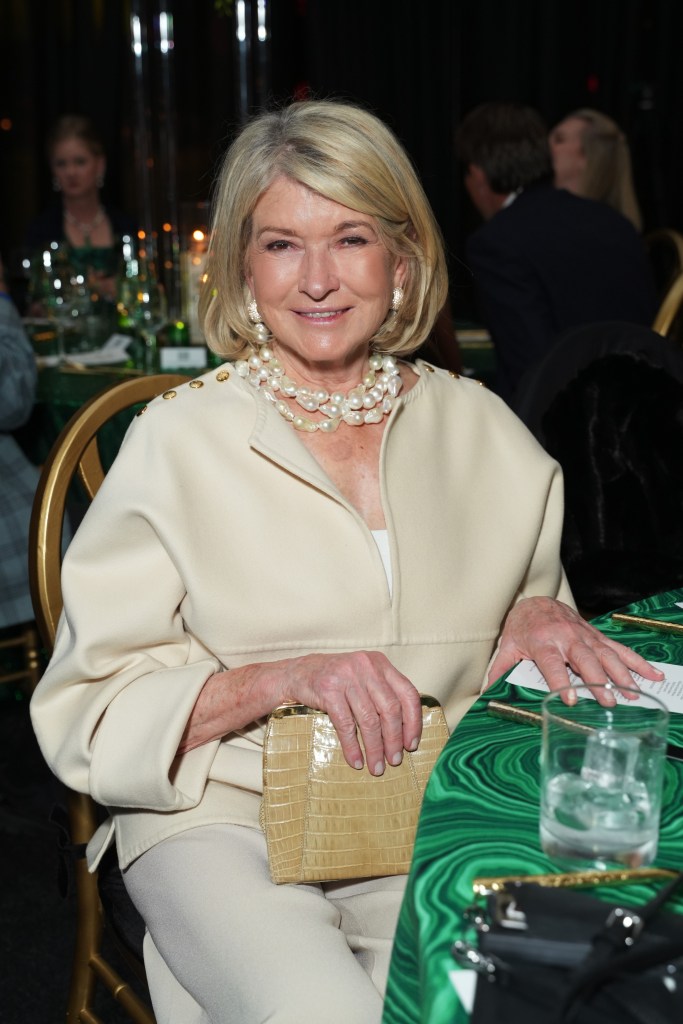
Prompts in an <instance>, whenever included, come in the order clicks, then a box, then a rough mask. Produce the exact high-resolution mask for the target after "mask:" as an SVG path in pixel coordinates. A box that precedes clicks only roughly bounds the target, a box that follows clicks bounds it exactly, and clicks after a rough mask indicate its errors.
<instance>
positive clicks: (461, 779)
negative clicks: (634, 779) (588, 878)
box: [383, 590, 683, 1024]
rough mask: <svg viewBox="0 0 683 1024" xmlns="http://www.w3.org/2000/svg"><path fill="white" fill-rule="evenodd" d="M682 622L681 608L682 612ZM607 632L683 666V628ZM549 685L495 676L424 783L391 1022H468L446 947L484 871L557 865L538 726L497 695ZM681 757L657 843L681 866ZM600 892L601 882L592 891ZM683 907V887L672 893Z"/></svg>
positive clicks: (604, 620) (682, 727) (676, 597)
mask: <svg viewBox="0 0 683 1024" xmlns="http://www.w3.org/2000/svg"><path fill="white" fill-rule="evenodd" d="M680 600H683V590H682V591H670V592H668V593H666V594H660V595H658V596H657V597H653V598H647V599H644V600H642V601H639V602H637V603H636V604H634V605H630V606H629V608H628V611H630V612H635V613H637V614H645V615H647V614H648V612H652V611H654V610H656V609H657V608H660V607H663V606H666V605H670V604H673V603H674V602H675V601H680ZM680 617H681V621H683V612H681V613H680ZM595 625H597V626H598V627H599V628H600V629H601V630H602V631H603V632H604V633H606V634H607V635H609V636H611V637H613V638H614V639H615V640H619V641H620V642H622V643H625V644H627V645H628V646H629V647H632V648H633V649H634V650H636V651H638V653H639V654H642V655H643V656H644V657H645V658H648V659H649V660H650V661H660V662H668V663H672V664H683V637H677V636H673V635H671V634H667V633H661V632H654V631H649V630H648V631H645V630H635V629H632V628H630V627H626V626H622V625H617V624H616V623H614V622H612V621H611V619H610V617H609V616H608V615H606V616H602V617H601V618H599V619H596V620H595ZM542 696H543V694H542V693H540V692H538V691H532V690H522V689H520V688H519V687H513V686H510V685H509V684H508V683H507V682H505V681H504V680H501V681H499V682H497V683H496V684H495V685H494V686H493V687H491V688H490V689H489V690H487V691H486V694H485V695H484V696H483V697H481V698H479V700H477V702H476V703H475V704H474V705H473V706H472V708H471V709H470V711H469V712H468V713H467V715H465V717H464V718H463V720H462V721H461V723H460V724H459V725H458V727H457V728H456V729H455V730H454V732H453V734H452V736H451V738H450V740H449V741H448V743H447V745H446V747H445V749H444V751H443V753H442V755H441V757H440V759H439V761H438V763H437V765H436V767H435V769H434V772H433V773H432V777H431V779H430V781H429V784H428V786H427V791H426V793H425V799H424V803H423V806H422V812H421V816H420V823H419V827H418V832H417V838H416V842H415V851H414V855H413V862H412V866H411V869H410V874H409V877H408V884H407V889H406V894H405V898H404V901H403V906H402V909H401V914H400V917H399V922H398V928H397V932H396V940H395V943H394V952H393V958H392V963H391V970H390V975H389V983H388V987H387V994H386V1000H385V1010H384V1017H383V1024H416V1022H420V1024H465V1022H467V1020H468V1014H467V1013H466V1012H465V1010H464V1009H463V1008H462V1006H461V1005H460V1003H459V1002H458V999H457V996H456V993H455V989H454V988H453V985H452V982H451V981H450V979H449V972H451V971H454V970H456V969H457V967H456V964H455V961H454V960H453V958H452V957H451V954H450V948H451V945H452V943H453V942H454V940H455V939H456V938H459V937H461V935H464V928H463V923H462V911H463V910H464V909H465V907H467V906H469V905H470V904H471V903H472V901H473V894H472V881H473V879H474V878H476V877H481V876H484V877H486V876H505V875H516V874H544V873H549V872H556V871H558V870H560V869H558V867H557V866H556V865H555V864H554V863H553V861H551V860H550V859H549V858H548V857H546V855H545V854H544V853H543V851H542V850H541V847H540V843H539V837H538V816H539V783H538V772H539V753H540V739H541V733H540V730H539V729H534V728H533V727H529V726H523V725H519V724H516V723H512V722H509V721H506V720H503V719H497V718H493V717H492V716H490V715H488V714H487V712H486V705H487V703H488V701H489V700H490V699H497V700H507V699H509V700H510V701H513V700H514V702H515V703H524V704H527V705H528V706H529V707H537V706H538V705H539V703H540V701H541V699H542ZM670 735H671V738H672V740H673V741H674V742H676V743H678V744H683V715H675V716H672V724H671V729H670ZM682 796H683V762H674V761H671V760H667V763H666V769H665V778H664V794H663V810H662V822H661V834H660V842H659V851H658V854H657V859H656V862H655V866H657V867H665V868H674V869H677V870H678V869H681V868H683V813H682V804H681V798H682ZM657 888H658V887H657V884H656V883H652V884H649V883H648V884H645V883H642V882H641V883H638V884H632V883H629V884H628V885H619V886H611V887H609V888H608V887H603V888H601V890H600V894H601V895H603V894H604V895H605V897H606V898H608V899H611V900H615V901H616V900H618V899H623V898H624V895H625V893H626V892H628V896H629V898H632V899H633V900H634V902H636V903H643V902H645V901H646V900H647V899H648V898H649V897H650V896H652V895H653V894H654V893H655V892H656V891H657ZM587 891H591V892H595V891H597V890H587ZM672 906H675V908H676V909H677V910H680V911H681V912H683V895H681V896H679V897H677V898H676V899H675V900H672Z"/></svg>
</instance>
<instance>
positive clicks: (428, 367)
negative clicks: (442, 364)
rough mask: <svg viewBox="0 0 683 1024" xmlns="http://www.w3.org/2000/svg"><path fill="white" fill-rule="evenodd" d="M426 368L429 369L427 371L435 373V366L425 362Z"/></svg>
mask: <svg viewBox="0 0 683 1024" xmlns="http://www.w3.org/2000/svg"><path fill="white" fill-rule="evenodd" d="M424 368H425V370H426V371H427V373H434V367H433V366H430V365H429V363H425V364H424Z"/></svg>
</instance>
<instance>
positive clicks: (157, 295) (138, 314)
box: [130, 278, 168, 373]
mask: <svg viewBox="0 0 683 1024" xmlns="http://www.w3.org/2000/svg"><path fill="white" fill-rule="evenodd" d="M130 315H131V318H132V320H133V323H134V324H135V326H136V329H137V331H138V334H139V335H140V337H141V339H142V341H143V343H144V354H143V363H144V365H143V369H144V371H145V373H156V372H157V371H158V369H159V365H158V354H157V335H158V333H159V331H160V330H161V328H162V327H164V326H165V324H166V322H167V320H168V309H167V304H166V295H165V293H164V289H163V287H162V286H161V285H160V284H157V282H156V281H154V280H153V279H152V278H140V279H139V280H138V282H137V292H136V294H135V297H134V299H133V304H132V309H131V310H130Z"/></svg>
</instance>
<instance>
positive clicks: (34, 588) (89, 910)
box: [29, 374, 188, 1024]
mask: <svg viewBox="0 0 683 1024" xmlns="http://www.w3.org/2000/svg"><path fill="white" fill-rule="evenodd" d="M187 380H188V378H187V377H185V376H182V375H179V374H157V375H154V376H146V377H138V378H135V379H133V380H127V381H123V382H121V383H118V384H114V385H113V386H112V387H110V388H107V389H106V390H105V391H102V392H100V394H98V395H95V396H94V397H93V398H91V399H90V400H89V401H88V402H86V403H85V405H83V406H82V407H81V408H80V409H79V410H78V411H77V412H76V413H74V415H73V416H72V418H71V419H70V420H69V422H68V423H67V424H66V426H65V427H64V429H63V430H62V432H61V434H60V435H59V437H58V438H57V440H56V441H55V444H54V446H53V448H52V450H51V452H50V454H49V456H48V458H47V460H46V462H45V465H44V467H43V470H42V473H41V477H40V480H39V483H38V488H37V490H36V495H35V499H34V503H33V512H32V516H31V528H30V539H29V576H30V583H31V595H32V599H33V606H34V612H35V617H36V622H37V624H38V628H39V630H40V633H41V636H42V639H43V642H44V644H45V647H46V648H47V650H48V651H51V650H52V648H53V645H54V640H55V634H56V632H57V624H58V622H59V617H60V614H61V611H62V590H61V562H62V530H63V525H64V518H65V515H66V511H67V499H68V496H69V491H70V487H71V484H72V482H73V481H74V479H75V478H76V477H78V479H79V480H80V482H81V484H82V486H83V488H84V490H85V493H86V495H87V497H88V499H89V500H92V498H94V496H95V494H96V493H97V491H98V489H99V487H100V485H101V483H102V481H103V480H104V476H105V468H104V466H103V463H102V459H101V457H100V448H99V446H98V434H99V432H100V431H101V430H102V428H103V427H104V426H105V425H106V424H109V423H110V422H111V421H112V420H113V419H114V417H118V416H119V414H121V413H124V412H125V411H126V410H132V409H133V407H135V406H137V405H139V404H140V403H144V402H148V401H151V399H153V398H155V397H156V396H157V395H160V394H163V393H166V392H170V391H172V390H173V389H174V388H175V387H178V386H179V385H180V384H182V383H184V382H185V381H187ZM67 811H68V822H69V833H70V842H71V846H72V848H74V849H84V847H85V844H86V843H87V842H88V841H89V840H90V838H91V837H92V835H93V833H94V831H95V829H96V828H97V825H98V823H99V809H98V807H97V804H95V802H94V801H93V800H92V799H91V797H89V796H87V795H85V794H83V793H75V792H71V791H67ZM112 869H113V870H114V871H115V872H117V873H119V869H118V864H116V863H115V861H114V862H113V863H112ZM74 874H75V884H76V902H77V930H76V943H75V950H74V959H73V966H72V973H71V981H70V985H69V997H68V1000H69V1001H68V1007H67V1015H66V1019H67V1021H68V1022H79V1021H80V1022H83V1024H101V1019H100V1017H98V1016H97V1014H96V1013H95V1009H94V998H95V986H96V982H97V981H99V982H100V983H102V984H103V985H104V986H105V987H106V988H107V989H108V990H109V992H110V993H111V995H112V996H113V998H114V999H115V1000H116V1001H117V1002H118V1003H119V1005H120V1006H121V1007H122V1008H123V1010H125V1012H126V1014H127V1015H128V1017H129V1018H130V1020H132V1021H134V1022H135V1024H155V1021H154V1015H153V1013H152V1011H151V1010H150V1008H149V1006H147V1005H146V1003H145V1002H144V1001H143V999H141V998H140V997H139V995H138V993H137V992H136V991H135V987H134V986H135V984H136V982H135V981H134V980H133V979H131V980H133V986H131V985H130V984H129V983H128V982H127V981H126V980H124V979H123V978H122V977H121V975H120V974H119V973H118V971H117V970H115V969H114V968H113V966H112V965H111V964H110V963H109V962H108V960H107V958H106V956H105V955H104V954H103V951H102V923H103V920H105V914H104V912H103V906H102V900H101V899H100V890H99V888H98V875H100V876H102V875H103V867H102V866H101V867H100V871H99V872H98V874H91V873H90V872H89V871H88V868H87V865H86V863H85V860H84V858H83V856H82V855H81V857H80V859H77V860H76V863H75V872H74ZM119 874H120V873H119ZM100 881H101V879H100ZM114 881H115V882H116V879H114ZM120 889H121V892H122V894H123V896H124V897H125V899H127V901H128V903H129V905H130V910H131V911H133V912H134V913H135V914H137V911H135V909H134V908H133V906H132V903H131V902H130V898H129V897H128V895H127V893H126V892H125V890H124V889H123V887H122V886H121V887H120ZM111 930H112V934H113V936H114V938H115V940H117V939H118V940H120V939H121V935H120V932H119V931H117V928H116V922H115V921H113V922H112V928H111ZM119 952H120V953H121V954H122V956H123V960H124V961H125V963H126V964H128V965H129V966H132V967H133V970H134V972H135V974H136V975H137V976H138V977H140V976H142V977H144V968H143V966H142V963H141V961H140V959H139V957H136V956H135V952H131V948H130V946H129V945H127V943H126V942H125V941H123V942H119Z"/></svg>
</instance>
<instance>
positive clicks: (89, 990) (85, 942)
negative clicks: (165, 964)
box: [66, 859, 102, 1024]
mask: <svg viewBox="0 0 683 1024" xmlns="http://www.w3.org/2000/svg"><path fill="white" fill-rule="evenodd" d="M75 871H76V892H77V925H76V946H75V949H74V958H73V963H72V967H71V984H70V986H69V1001H68V1005H67V1011H66V1019H67V1024H79V1022H82V1021H86V1020H88V1019H89V1020H96V1019H97V1018H94V1017H92V1016H85V1014H88V1015H90V1014H91V1004H92V1001H93V996H94V993H95V975H94V973H93V970H92V968H91V966H90V961H91V959H92V958H93V957H94V956H96V955H97V951H98V950H99V947H100V941H101V937H102V915H101V912H100V904H99V895H98V892H97V882H96V880H95V877H94V875H91V874H90V873H89V871H88V865H87V863H86V861H85V859H80V860H78V861H77V862H76V865H75Z"/></svg>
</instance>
